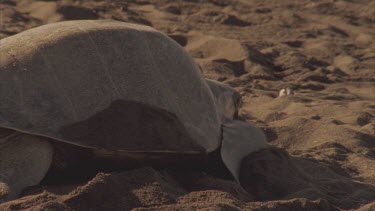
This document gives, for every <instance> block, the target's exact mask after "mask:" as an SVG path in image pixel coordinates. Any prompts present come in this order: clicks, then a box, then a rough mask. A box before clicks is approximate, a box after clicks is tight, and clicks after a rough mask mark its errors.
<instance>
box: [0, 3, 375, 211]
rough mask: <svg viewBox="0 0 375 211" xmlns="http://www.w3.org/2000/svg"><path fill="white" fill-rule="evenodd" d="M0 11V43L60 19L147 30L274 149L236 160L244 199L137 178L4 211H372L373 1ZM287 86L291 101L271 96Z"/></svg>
mask: <svg viewBox="0 0 375 211" xmlns="http://www.w3.org/2000/svg"><path fill="white" fill-rule="evenodd" d="M0 13H1V25H0V38H4V37H7V36H11V35H13V34H16V33H19V32H22V31H24V30H26V29H29V28H32V27H35V26H39V25H42V24H46V23H51V22H56V21H61V20H74V19H103V18H107V19H115V20H121V21H127V22H134V23H140V24H146V25H151V26H153V27H155V28H156V29H159V30H161V31H163V32H165V33H167V34H168V35H170V36H171V37H172V38H173V39H175V40H176V41H177V42H178V43H179V44H180V45H182V46H183V47H184V48H185V49H186V50H187V51H188V52H189V53H190V54H191V55H192V56H193V58H194V59H195V61H196V62H197V63H198V64H199V65H200V66H201V69H202V72H203V74H204V75H205V77H207V78H211V79H216V80H220V81H223V82H224V83H227V84H229V85H231V86H232V87H235V89H236V90H237V91H239V92H240V93H241V95H242V96H243V105H242V109H241V111H240V117H241V118H242V119H243V120H245V121H248V122H252V123H254V124H256V125H257V126H258V127H261V128H263V129H264V131H265V133H266V134H267V138H268V141H269V143H270V144H271V145H273V146H274V148H271V149H267V150H263V151H261V152H258V153H255V154H253V155H250V156H248V157H247V158H246V159H245V160H244V162H243V164H242V169H243V170H242V173H241V178H240V179H241V182H242V183H243V184H244V185H243V188H244V189H245V190H243V189H242V188H241V187H239V186H238V185H237V184H236V183H235V182H233V181H231V180H224V179H219V178H217V177H213V176H210V175H208V174H206V173H205V172H200V171H191V170H189V171H177V170H174V171H173V170H155V169H152V168H142V169H135V170H132V171H125V172H118V173H99V174H97V175H96V176H95V177H94V178H92V179H90V180H88V181H84V182H82V183H78V184H77V183H69V184H56V185H40V186H37V187H31V188H30V189H29V190H26V191H25V192H24V197H22V198H20V199H17V200H14V201H10V202H7V203H4V204H1V205H0V210H16V209H33V210H70V209H71V210H94V209H95V210H108V209H114V210H130V209H134V210H176V209H180V210H195V209H205V210H243V209H245V210H246V209H247V210H283V209H284V210H340V209H343V210H348V209H358V210H373V209H375V204H374V203H375V70H374V67H375V2H374V1H372V0H358V1H346V0H336V1H332V0H319V1H311V0H301V1H293V0H285V1H279V0H254V1H247V0H207V1H203V0H194V1H192V0H189V1H187V0H181V1H169V0H132V1H110V0H104V1H94V0H92V1H90V0H88V1H83V0H82V1H81V0H75V1H73V0H57V1H32V0H18V1H17V0H4V1H1V2H0ZM286 87H289V88H291V89H293V91H294V95H289V96H284V97H278V93H279V90H280V89H282V88H286Z"/></svg>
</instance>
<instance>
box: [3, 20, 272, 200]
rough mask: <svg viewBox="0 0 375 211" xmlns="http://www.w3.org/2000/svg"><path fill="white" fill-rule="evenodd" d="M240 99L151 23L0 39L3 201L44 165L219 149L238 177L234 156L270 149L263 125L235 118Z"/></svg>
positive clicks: (185, 156) (167, 158) (79, 24)
mask: <svg viewBox="0 0 375 211" xmlns="http://www.w3.org/2000/svg"><path fill="white" fill-rule="evenodd" d="M239 101H240V96H239V95H238V94H237V93H236V92H235V91H234V90H233V89H232V88H230V87H229V86H227V85H224V84H221V83H219V82H215V81H210V80H208V81H206V80H205V79H204V78H203V77H202V75H201V73H200V71H199V69H198V68H197V66H196V64H195V63H194V61H193V60H192V58H191V57H190V56H189V55H188V54H187V53H186V52H185V51H184V49H183V48H182V47H181V46H179V45H178V44H177V43H176V42H175V41H173V40H172V39H171V38H169V37H168V36H167V35H165V34H163V33H161V32H159V31H157V30H155V29H153V28H151V27H148V26H142V25H136V24H130V23H124V22H119V21H112V20H80V21H65V22H58V23H52V24H47V25H44V26H40V27H37V28H34V29H30V30H27V31H24V32H21V33H19V34H16V35H14V36H11V37H8V38H5V39H2V40H0V127H1V128H3V129H2V130H1V131H0V197H2V199H0V200H3V201H6V200H10V199H14V198H16V197H17V196H19V194H20V192H21V191H22V190H23V189H24V188H25V187H27V186H32V185H36V184H38V183H39V182H40V181H41V180H42V179H43V178H44V177H45V175H46V174H47V172H49V169H50V168H52V167H51V166H54V167H55V168H57V169H58V168H59V165H60V166H61V165H65V164H67V163H68V165H73V164H77V163H80V162H81V161H82V160H87V159H89V160H90V159H91V162H89V163H90V164H91V165H93V166H96V165H98V166H99V163H101V164H100V165H101V166H102V167H103V166H104V167H106V166H107V165H112V164H113V163H116V165H120V166H126V165H128V164H129V165H135V166H137V165H139V164H143V165H154V164H160V163H171V162H172V163H179V162H183V161H187V162H188V161H189V160H190V159H194V158H196V157H200V155H203V156H207V155H209V154H210V153H213V152H217V151H219V154H221V158H222V161H223V163H224V164H225V166H226V167H227V169H228V170H229V171H230V172H231V174H232V175H233V176H234V178H235V179H236V180H238V177H239V168H240V164H241V160H242V159H243V158H244V157H245V156H246V155H248V154H250V153H252V152H254V151H257V150H260V149H262V148H265V147H267V144H266V142H265V137H264V134H263V133H262V131H261V130H259V129H257V128H255V127H254V126H251V125H249V124H247V123H245V122H241V121H238V120H234V119H233V117H234V116H235V115H236V111H237V110H238V106H239ZM70 151H76V152H77V151H78V153H76V154H75V156H76V157H74V156H71V154H69V153H70ZM57 152H59V153H60V154H63V155H65V156H62V157H59V156H57V158H56V157H55V155H56V154H58V153H57ZM61 152H62V153H61ZM83 152H84V153H83ZM77 155H78V157H77ZM86 155H87V156H86ZM72 157H73V162H70V163H69V162H65V163H64V161H63V160H64V159H71V158H72ZM56 162H57V163H58V164H56ZM86 164H87V163H86ZM56 166H57V167H56Z"/></svg>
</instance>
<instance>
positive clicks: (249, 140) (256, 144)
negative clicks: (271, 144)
mask: <svg viewBox="0 0 375 211" xmlns="http://www.w3.org/2000/svg"><path fill="white" fill-rule="evenodd" d="M267 147H268V145H267V141H266V136H265V135H264V133H263V131H262V130H261V129H259V128H256V127H254V126H253V125H250V124H248V123H246V122H241V121H238V120H231V121H228V122H226V123H223V140H222V146H221V152H220V154H221V158H222V160H223V162H224V164H225V166H226V167H227V168H228V170H229V171H230V172H231V174H232V175H233V177H234V178H235V179H236V180H237V182H239V175H240V170H241V169H240V168H241V163H242V160H243V158H245V157H246V156H247V155H249V154H251V153H254V152H257V151H259V150H261V149H264V148H267Z"/></svg>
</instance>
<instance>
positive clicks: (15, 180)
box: [0, 131, 53, 203]
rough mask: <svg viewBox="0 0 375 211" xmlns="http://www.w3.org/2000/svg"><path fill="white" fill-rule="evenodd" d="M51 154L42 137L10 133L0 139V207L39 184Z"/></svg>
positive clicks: (50, 148) (51, 151)
mask: <svg viewBox="0 0 375 211" xmlns="http://www.w3.org/2000/svg"><path fill="white" fill-rule="evenodd" d="M0 137H1V136H0ZM52 154H53V148H52V146H51V144H50V143H49V142H48V141H47V140H46V139H45V138H42V137H37V136H32V135H28V134H24V133H20V132H15V131H14V133H11V134H10V135H8V136H6V137H3V138H0V203H2V202H6V201H9V200H12V199H15V198H17V197H18V196H19V195H20V193H21V192H22V190H23V189H24V188H26V187H29V186H33V185H37V184H39V182H40V181H41V180H42V179H43V178H44V176H45V174H46V173H47V171H48V169H49V167H50V165H51V162H52Z"/></svg>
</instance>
